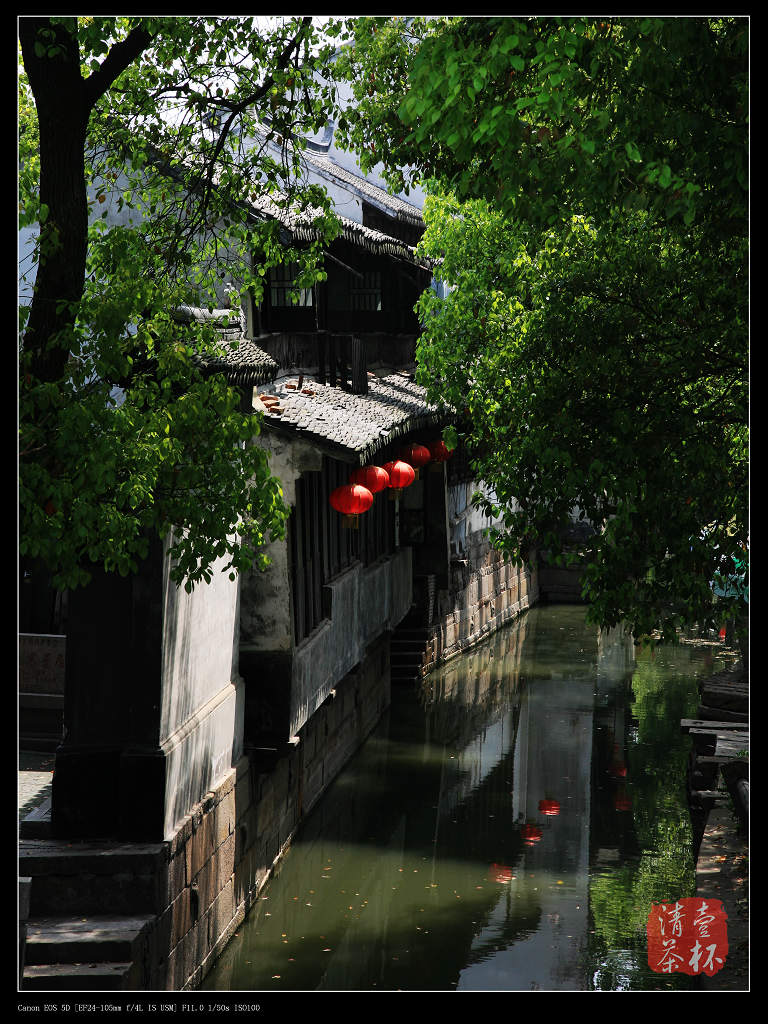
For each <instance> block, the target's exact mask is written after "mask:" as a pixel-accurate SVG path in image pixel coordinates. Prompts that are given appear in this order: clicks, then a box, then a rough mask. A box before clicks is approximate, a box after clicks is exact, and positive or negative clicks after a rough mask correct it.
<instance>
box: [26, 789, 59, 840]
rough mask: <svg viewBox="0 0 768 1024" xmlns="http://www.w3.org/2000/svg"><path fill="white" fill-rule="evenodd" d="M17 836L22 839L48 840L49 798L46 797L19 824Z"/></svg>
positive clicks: (49, 825)
mask: <svg viewBox="0 0 768 1024" xmlns="http://www.w3.org/2000/svg"><path fill="white" fill-rule="evenodd" d="M19 836H20V837H21V838H22V839H50V837H51V798H50V797H47V798H46V799H45V800H43V801H42V803H39V804H38V805H37V807H34V808H33V809H32V810H31V811H30V812H29V814H27V815H26V816H25V817H24V818H22V819H21V821H20V822H19Z"/></svg>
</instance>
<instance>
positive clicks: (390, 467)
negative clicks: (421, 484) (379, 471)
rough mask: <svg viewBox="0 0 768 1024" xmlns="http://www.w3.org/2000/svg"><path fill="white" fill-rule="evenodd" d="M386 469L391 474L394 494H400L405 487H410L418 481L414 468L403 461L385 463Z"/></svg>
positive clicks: (390, 481) (390, 484)
mask: <svg viewBox="0 0 768 1024" xmlns="http://www.w3.org/2000/svg"><path fill="white" fill-rule="evenodd" d="M384 469H385V471H386V472H387V473H388V474H389V486H390V488H391V489H392V491H393V492H394V494H399V493H400V492H401V491H402V490H403V488H404V487H410V486H411V484H412V483H413V481H414V480H415V479H416V473H415V472H414V469H413V466H409V465H408V463H407V462H403V461H402V459H396V460H395V461H394V462H385V463H384Z"/></svg>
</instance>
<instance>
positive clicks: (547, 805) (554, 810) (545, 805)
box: [539, 797, 560, 818]
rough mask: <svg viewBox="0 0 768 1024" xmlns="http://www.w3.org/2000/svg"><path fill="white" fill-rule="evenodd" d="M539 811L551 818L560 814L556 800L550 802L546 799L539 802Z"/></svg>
mask: <svg viewBox="0 0 768 1024" xmlns="http://www.w3.org/2000/svg"><path fill="white" fill-rule="evenodd" d="M539 810H540V811H541V813H542V814H546V815H547V817H548V818H551V817H554V816H555V815H557V814H559V813H560V803H559V802H558V801H557V800H550V799H549V797H548V798H547V799H546V800H539Z"/></svg>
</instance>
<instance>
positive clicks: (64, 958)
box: [25, 915, 155, 967]
mask: <svg viewBox="0 0 768 1024" xmlns="http://www.w3.org/2000/svg"><path fill="white" fill-rule="evenodd" d="M154 920H155V918H154V916H153V915H140V916H134V917H117V918H115V917H103V916H92V917H87V916H86V917H78V918H75V917H46V918H30V919H29V920H28V921H27V942H26V951H25V964H26V966H28V967H32V966H43V965H46V964H57V965H60V964H85V963H87V964H93V963H98V964H103V963H118V962H122V963H128V962H131V961H133V959H134V958H135V956H136V954H137V953H138V951H139V949H140V945H141V936H142V934H143V933H144V932H145V930H146V929H147V928H148V927H149V926H150V924H151V923H152V922H153V921H154Z"/></svg>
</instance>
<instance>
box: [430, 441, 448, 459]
mask: <svg viewBox="0 0 768 1024" xmlns="http://www.w3.org/2000/svg"><path fill="white" fill-rule="evenodd" d="M429 454H430V455H431V456H432V459H433V460H434V461H435V462H447V461H448V459H450V457H451V456H452V455H453V452H451V451H449V450H448V448H447V447H446V445H445V441H430V444H429Z"/></svg>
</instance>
